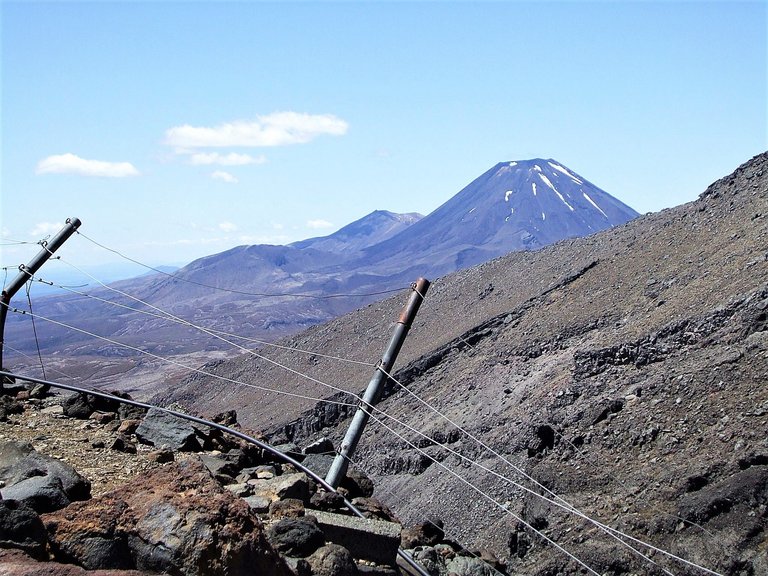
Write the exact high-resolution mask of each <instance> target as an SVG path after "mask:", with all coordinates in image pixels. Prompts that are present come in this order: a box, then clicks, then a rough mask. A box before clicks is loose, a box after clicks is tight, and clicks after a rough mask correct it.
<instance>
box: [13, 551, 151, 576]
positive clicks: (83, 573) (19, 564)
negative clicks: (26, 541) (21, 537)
mask: <svg viewBox="0 0 768 576" xmlns="http://www.w3.org/2000/svg"><path fill="white" fill-rule="evenodd" d="M30 574H36V575H38V576H146V573H145V572H139V571H137V570H93V571H88V570H86V569H85V568H81V567H80V566H75V565H74V564H59V563H58V562H38V561H37V560H35V559H34V558H31V557H30V556H27V555H26V554H24V553H23V552H22V551H20V550H3V549H2V548H0V576H29V575H30Z"/></svg>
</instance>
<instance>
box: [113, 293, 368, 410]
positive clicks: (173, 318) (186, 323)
mask: <svg viewBox="0 0 768 576" xmlns="http://www.w3.org/2000/svg"><path fill="white" fill-rule="evenodd" d="M105 288H108V289H109V290H112V291H114V292H116V293H118V294H120V295H122V296H125V297H126V298H130V299H131V300H134V301H136V302H139V303H141V304H144V305H145V306H148V307H149V308H152V309H153V310H157V311H158V312H160V313H161V314H164V315H165V316H163V318H164V319H166V320H170V321H172V322H176V323H178V324H182V325H184V326H187V327H190V328H194V329H197V330H200V331H201V332H203V333H204V334H208V335H209V336H213V337H214V338H216V339H218V340H221V341H222V342H225V343H227V344H230V345H231V346H234V347H235V348H237V349H238V350H240V351H241V352H244V353H246V354H250V355H251V356H255V357H257V358H260V359H262V360H264V361H265V362H268V363H270V364H272V365H274V366H277V367H279V368H282V369H283V370H286V371H288V372H290V373H292V374H295V375H297V376H299V377H301V378H305V379H307V380H310V381H312V382H314V383H316V384H320V385H321V386H325V387H326V388H329V389H331V390H333V391H335V392H343V393H345V394H349V395H350V396H353V397H355V398H356V399H358V400H360V397H359V396H358V395H357V394H355V393H354V392H350V391H349V390H345V389H343V388H339V387H338V386H334V385H332V384H327V383H326V382H323V381H321V380H319V379H317V378H314V377H312V376H309V375H307V374H303V373H302V372H299V371H298V370H295V369H293V368H291V367H289V366H286V365H284V364H281V363H280V362H278V361H276V360H273V359H271V358H268V357H267V356H264V355H262V354H259V353H258V352H256V351H254V350H250V349H248V348H246V347H244V346H240V345H239V344H237V343H235V342H232V341H231V340H228V339H226V338H224V337H223V336H221V335H219V334H215V333H214V332H212V331H211V330H209V329H208V328H205V327H202V326H197V325H195V324H193V323H192V322H189V321H188V320H185V319H183V318H181V317H179V316H176V315H174V314H171V313H170V312H167V311H165V310H162V309H161V308H158V307H157V306H155V305H153V304H150V303H148V302H145V301H143V300H141V299H139V298H136V297H135V296H132V295H131V294H128V293H127V292H123V291H122V290H118V289H116V288H113V287H109V286H105ZM107 302H109V301H107ZM114 304H115V305H117V306H121V307H126V306H125V305H124V304H117V303H114ZM128 308H130V307H128ZM131 309H132V310H135V309H134V308H131Z"/></svg>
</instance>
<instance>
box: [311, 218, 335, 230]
mask: <svg viewBox="0 0 768 576" xmlns="http://www.w3.org/2000/svg"><path fill="white" fill-rule="evenodd" d="M307 228H311V229H312V230H321V229H323V228H333V224H331V223H330V222H328V220H308V221H307Z"/></svg>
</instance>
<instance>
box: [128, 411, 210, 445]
mask: <svg viewBox="0 0 768 576" xmlns="http://www.w3.org/2000/svg"><path fill="white" fill-rule="evenodd" d="M136 437H137V438H138V439H139V441H140V442H143V443H145V444H152V445H153V446H157V447H158V448H162V447H164V446H165V447H167V448H170V449H171V450H176V451H197V450H201V449H202V447H201V446H200V443H199V442H198V440H197V434H196V432H195V428H194V427H193V426H192V424H190V423H189V422H187V421H186V420H184V419H182V418H178V417H176V416H173V415H171V414H168V413H167V412H163V411H162V410H156V409H152V410H150V411H149V412H147V415H146V416H145V417H144V420H142V422H141V424H139V426H138V428H136Z"/></svg>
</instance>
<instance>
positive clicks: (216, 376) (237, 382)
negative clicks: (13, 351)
mask: <svg viewBox="0 0 768 576" xmlns="http://www.w3.org/2000/svg"><path fill="white" fill-rule="evenodd" d="M2 305H3V306H6V307H7V308H8V310H9V311H10V312H14V313H16V314H22V315H27V314H30V315H32V314H31V313H30V312H28V311H27V310H19V309H18V308H11V307H9V306H7V305H6V304H2ZM34 316H35V317H37V318H39V319H40V320H45V321H46V322H51V323H52V324H56V325H57V326H61V327H62V328H66V329H68V330H74V331H75V332H79V333H81V334H85V335H87V336H91V337H93V338H98V339H99V340H104V341H105V342H109V343H110V344H114V345H116V346H121V347H123V348H127V349H128V350H133V351H134V352H138V353H140V354H144V355H146V356H150V357H151V358H155V359H157V360H160V361H162V362H165V363H168V364H172V365H174V366H178V367H180V368H184V369H185V370H189V371H190V372H194V373H196V374H201V375H203V376H209V377H211V378H214V379H216V380H221V381H222V382H226V383H228V384H235V385H238V386H245V387H247V388H254V389H256V390H261V391H263V392H269V393H272V394H279V395H282V396H291V397H294V398H300V399H302V400H311V401H313V402H320V403H323V404H336V405H339V406H352V407H354V406H357V404H352V403H350V402H341V401H338V400H329V399H327V398H317V397H315V396H309V395H304V394H298V393H296V392H288V391H285V390H278V389H276V388H269V387H268V386H262V385H259V384H252V383H249V382H243V381H241V380H236V379H234V378H227V377H226V376H221V375H219V374H214V373H213V372H208V371H206V370H203V369H202V368H195V367H193V366H187V365H186V364H183V363H181V362H179V361H177V360H171V359H170V358H164V357H163V356H159V355H158V354H153V353H152V352H148V351H146V350H142V349H141V348H138V347H136V346H131V345H130V344H125V343H123V342H118V341H117V340H112V339H111V338H107V337H106V336H101V335H99V334H95V333H93V332H89V331H88V330H84V329H82V328H78V327H76V326H72V325H70V324H66V323H64V322H60V321H58V320H54V319H52V318H48V317H46V316H41V315H40V314H37V313H35V314H34Z"/></svg>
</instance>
